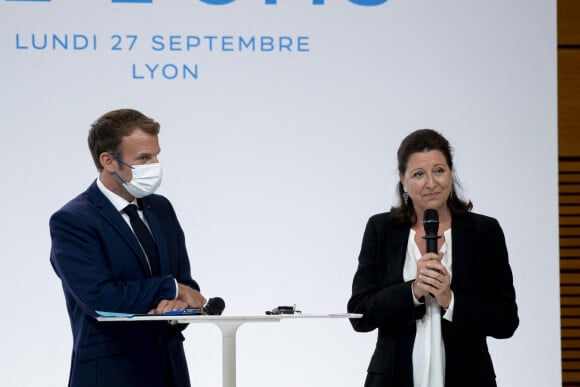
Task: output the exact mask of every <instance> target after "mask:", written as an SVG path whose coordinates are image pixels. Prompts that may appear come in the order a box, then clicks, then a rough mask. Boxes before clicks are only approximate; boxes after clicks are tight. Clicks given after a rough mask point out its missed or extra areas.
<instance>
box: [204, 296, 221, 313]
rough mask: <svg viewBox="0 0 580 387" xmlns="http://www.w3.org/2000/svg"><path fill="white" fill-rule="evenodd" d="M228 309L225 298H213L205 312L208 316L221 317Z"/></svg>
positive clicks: (206, 306)
mask: <svg viewBox="0 0 580 387" xmlns="http://www.w3.org/2000/svg"><path fill="white" fill-rule="evenodd" d="M225 308H226V303H225V301H224V300H223V298H220V297H213V298H210V299H209V300H207V304H206V305H205V310H206V312H207V314H209V315H212V316H219V315H221V314H222V312H223V311H224V309H225Z"/></svg>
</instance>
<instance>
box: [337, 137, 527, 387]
mask: <svg viewBox="0 0 580 387" xmlns="http://www.w3.org/2000/svg"><path fill="white" fill-rule="evenodd" d="M397 158H398V164H399V166H398V169H399V175H400V181H399V184H398V191H399V196H400V199H401V204H400V205H399V206H398V207H394V208H392V209H391V211H390V212H388V213H383V214H378V215H374V216H372V217H371V218H370V219H369V221H368V223H367V226H366V230H365V233H364V237H363V242H362V248H361V252H360V255H359V264H358V268H357V271H356V273H355V276H354V280H353V286H352V296H351V298H350V300H349V302H348V311H349V312H351V313H362V314H363V317H362V318H361V319H352V320H351V323H352V325H353V327H354V329H355V330H356V331H359V332H369V331H372V330H374V329H375V328H378V340H377V345H376V348H375V351H374V354H373V356H372V359H371V362H370V365H369V367H368V374H367V378H366V382H365V387H466V386H470V387H494V386H496V381H495V373H494V370H493V365H492V362H491V357H490V355H489V351H488V348H487V342H486V338H487V336H492V337H495V338H508V337H511V336H512V335H513V333H514V332H515V330H516V328H517V326H518V324H519V318H518V314H517V305H516V300H515V290H514V287H513V278H512V272H511V269H510V266H509V262H508V254H507V248H506V244H505V238H504V235H503V231H502V229H501V227H500V225H499V223H498V222H497V221H496V220H495V219H493V218H490V217H487V216H483V215H479V214H475V213H472V212H470V210H471V208H472V203H471V202H465V201H463V200H461V199H460V198H458V197H457V194H456V191H457V190H456V189H454V188H455V187H456V184H457V182H456V181H455V180H456V179H454V173H453V160H452V157H451V149H450V146H449V143H448V142H447V140H446V139H445V138H444V137H443V136H441V135H440V134H439V133H437V132H435V131H433V130H430V129H422V130H418V131H415V132H413V133H411V134H410V135H409V136H407V137H406V138H405V139H404V140H403V142H402V143H401V146H400V147H399V150H398V152H397ZM427 209H434V210H436V211H437V213H438V217H439V228H438V230H439V231H438V234H437V235H438V239H437V251H438V253H427V252H426V246H425V239H424V236H425V231H424V228H423V222H422V219H423V214H424V212H425V210H427Z"/></svg>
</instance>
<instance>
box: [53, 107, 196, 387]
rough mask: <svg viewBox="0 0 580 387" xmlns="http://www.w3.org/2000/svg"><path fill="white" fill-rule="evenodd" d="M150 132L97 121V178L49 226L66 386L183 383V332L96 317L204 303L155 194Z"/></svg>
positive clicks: (139, 117) (131, 120)
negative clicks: (63, 309)
mask: <svg viewBox="0 0 580 387" xmlns="http://www.w3.org/2000/svg"><path fill="white" fill-rule="evenodd" d="M158 133H159V124H158V123H157V122H155V121H154V120H152V119H151V118H148V117H146V116H144V115H143V114H141V113H140V112H138V111H135V110H131V109H121V110H115V111H112V112H109V113H106V114H104V115H103V116H101V117H100V118H99V119H98V120H97V121H96V122H95V123H94V124H93V125H92V127H91V129H90V131H89V139H88V142H89V148H90V151H91V154H92V157H93V160H94V162H95V165H96V167H97V170H98V172H99V176H98V179H97V180H96V181H95V182H93V183H92V184H91V185H90V187H89V188H88V189H87V190H86V191H85V192H83V193H82V194H80V195H79V196H77V197H76V198H74V199H73V200H71V201H70V202H69V203H67V204H66V205H65V206H64V207H63V208H61V209H60V210H58V211H57V212H56V213H55V214H54V215H53V216H52V217H51V219H50V233H51V238H52V248H51V255H50V260H51V263H52V265H53V268H54V270H55V272H56V273H57V275H58V276H59V277H60V279H61V281H62V286H63V289H64V294H65V299H66V305H67V310H68V313H69V318H70V322H71V328H72V333H73V352H72V359H71V370H70V377H69V386H71V387H101V386H103V387H104V386H106V387H115V386H124V387H127V386H135V387H147V386H152V387H153V386H155V387H158V386H165V387H188V386H190V381H189V374H188V370H187V363H186V358H185V353H184V350H183V340H184V338H183V335H182V334H181V331H182V330H183V329H184V328H185V325H181V324H180V325H171V324H169V323H168V322H166V321H156V322H138V323H131V322H128V323H119V322H109V323H107V322H98V321H97V320H96V319H95V317H96V316H97V311H108V312H123V313H155V314H162V313H166V312H168V311H172V310H178V309H184V308H186V307H188V306H191V307H201V306H203V305H204V304H205V301H206V300H205V298H204V297H203V296H202V295H201V293H200V292H199V286H198V284H197V283H196V282H195V281H194V280H193V279H192V277H191V271H190V264H189V258H188V256H187V251H186V247H185V238H184V234H183V230H182V229H181V226H180V225H179V222H178V220H177V217H176V214H175V212H174V210H173V207H172V206H171V204H170V202H169V201H168V200H167V199H166V198H164V197H163V196H160V195H155V194H154V193H153V192H154V191H155V189H156V188H157V187H158V186H159V184H160V183H161V175H162V173H161V166H160V164H159V160H158V155H159V152H160V147H159V142H158ZM131 204H133V205H134V206H133V207H131V206H129V205H131ZM131 209H133V210H131Z"/></svg>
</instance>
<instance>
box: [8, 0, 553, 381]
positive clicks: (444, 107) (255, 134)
mask: <svg viewBox="0 0 580 387" xmlns="http://www.w3.org/2000/svg"><path fill="white" fill-rule="evenodd" d="M278 3H279V4H278V5H265V4H264V1H263V0H246V1H242V0H238V1H234V2H233V3H232V4H229V5H223V6H212V5H208V4H204V3H203V2H201V1H198V0H179V1H161V0H154V2H153V3H152V4H112V3H110V2H109V1H105V0H101V1H97V0H91V1H83V2H79V1H74V0H53V1H52V2H15V1H4V0H3V1H0V70H1V71H0V88H1V92H0V112H1V117H2V133H1V137H0V138H1V139H2V140H1V143H2V151H1V152H0V162H1V165H2V173H3V176H2V181H3V183H2V187H1V194H0V195H1V199H2V200H1V203H2V215H1V217H0V235H1V237H0V238H1V242H2V243H1V246H2V255H1V261H2V269H1V270H0V290H1V293H2V294H3V300H2V301H3V302H2V307H1V309H2V311H3V312H2V321H1V324H2V330H1V332H2V333H1V335H2V345H1V346H0V375H2V385H6V386H27V387H28V386H47V387H49V386H63V385H65V384H66V381H67V378H68V366H69V359H70V350H71V345H72V337H71V333H70V328H69V324H68V318H67V314H66V309H65V305H64V299H63V296H62V291H61V288H60V283H59V281H58V279H57V277H56V275H55V274H54V273H53V271H52V269H51V267H50V264H49V260H48V256H49V249H50V238H49V234H48V218H49V216H50V214H52V213H53V212H54V211H56V210H57V209H58V208H59V207H60V206H62V205H63V204H64V203H65V202H66V201H68V200H69V199H71V198H72V197H73V196H75V195H76V194H77V193H79V192H81V191H83V190H84V189H85V188H86V187H87V186H88V185H89V184H90V183H91V182H92V180H93V179H94V178H95V177H96V171H95V168H94V166H93V165H92V161H91V158H90V155H89V152H88V149H87V146H86V136H87V131H88V128H89V125H90V124H91V123H92V122H93V121H94V120H95V119H96V118H97V117H98V116H100V115H101V114H102V113H104V112H106V111H108V110H112V109H116V108H120V107H133V108H136V109H139V110H141V111H143V112H144V113H145V114H147V115H150V116H152V117H153V118H155V119H157V120H158V121H159V122H160V123H161V124H162V131H161V135H160V141H161V147H162V149H163V151H162V154H161V161H162V163H163V166H164V172H165V176H164V182H163V185H162V187H161V189H160V193H162V194H164V195H166V196H167V197H169V198H170V199H171V200H172V202H173V204H174V206H175V207H176V210H177V212H178V215H179V216H180V220H181V223H182V226H183V228H184V229H185V232H186V235H187V238H188V247H189V252H190V258H191V262H192V268H193V272H194V277H195V278H196V279H197V280H198V281H199V283H200V284H201V286H202V290H203V292H204V294H205V295H206V296H221V297H223V298H224V299H225V300H226V302H227V308H226V313H227V314H232V315H233V314H242V313H249V314H261V313H263V312H264V311H265V310H267V309H271V308H272V307H274V306H276V305H280V304H294V303H295V304H296V305H297V306H298V308H299V309H301V310H303V311H304V312H310V313H318V312H344V311H345V310H346V301H347V299H348V297H349V296H350V286H351V279H352V275H353V274H354V271H355V268H356V263H357V262H356V260H357V255H358V250H359V247H360V242H361V238H362V233H363V229H364V225H365V223H366V220H367V218H368V217H369V216H370V215H372V214H374V213H377V212H382V211H386V210H388V209H389V208H390V206H391V205H392V204H394V203H395V202H394V200H395V194H394V193H395V184H396V180H397V173H396V157H395V152H396V149H397V147H398V145H399V143H400V141H401V139H402V138H403V137H404V136H405V135H406V134H407V133H409V132H410V131H412V130H414V129H417V128H424V127H429V128H435V129H437V130H439V131H441V132H442V133H443V134H444V135H445V136H447V138H448V139H449V140H450V141H451V143H452V144H453V145H454V147H455V161H456V166H457V170H458V173H459V176H460V178H461V181H462V183H463V187H464V190H465V194H466V196H467V197H468V198H471V199H472V200H473V201H474V203H475V208H474V210H475V211H476V212H480V213H485V214H487V215H490V216H494V217H496V218H498V220H499V221H500V223H501V224H502V226H503V228H504V231H505V233H506V236H507V242H508V249H509V252H510V257H511V264H512V269H513V271H514V276H515V287H516V291H517V295H518V303H519V307H520V318H521V324H520V328H519V329H518V331H517V332H516V334H515V336H514V337H513V338H512V339H510V340H503V341H497V340H494V339H490V340H489V342H490V347H491V351H492V357H493V359H494V363H495V366H496V373H497V378H498V383H499V385H500V386H503V387H508V386H530V385H534V386H558V385H561V375H560V333H559V298H558V297H559V295H558V231H557V227H558V223H557V221H558V218H557V213H558V208H557V123H556V21H555V20H556V12H555V11H556V5H555V1H546V0H512V1H509V2H505V1H499V0H490V1H485V2H474V1H463V0H441V1H430V2H424V1H413V0H407V1H401V0H390V1H388V2H386V3H385V4H383V5H380V6H374V7H363V6H358V5H355V4H353V3H352V2H349V1H347V0H334V1H330V0H328V1H327V2H326V3H327V4H326V5H317V6H314V5H312V2H311V1H310V0H279V1H278ZM17 34H18V36H19V38H20V39H21V40H20V41H19V44H20V47H23V46H26V45H28V47H29V48H28V49H24V48H18V47H17V43H16V36H17ZM32 34H36V36H37V37H41V36H42V35H43V34H48V35H49V37H50V35H52V34H57V35H58V36H61V37H62V36H64V35H65V34H69V35H71V36H72V35H73V34H83V35H87V36H90V37H92V36H95V39H97V49H95V50H92V49H91V50H89V49H87V50H72V49H69V50H63V49H56V50H52V49H48V48H47V49H43V50H35V49H32V48H31V43H30V41H31V39H32V37H31V36H32ZM115 34H121V35H136V36H138V40H137V42H136V43H135V46H134V47H133V50H131V51H127V50H125V51H113V50H111V43H112V40H111V36H112V35H115ZM155 34H160V35H164V36H169V35H232V36H238V35H242V36H245V37H250V36H261V35H272V36H278V35H290V36H298V35H300V36H307V37H308V39H309V51H308V52H302V53H300V52H248V51H246V52H223V51H220V50H218V49H215V47H214V50H213V51H209V50H207V49H205V50H201V49H200V50H193V51H189V52H186V51H173V52H169V51H164V52H155V51H153V50H151V49H150V45H149V44H148V42H147V40H149V39H150V38H151V36H152V35H155ZM126 42H127V41H124V43H126ZM155 63H159V64H175V65H178V66H181V65H182V64H187V65H189V66H194V65H195V64H197V65H198V67H197V68H198V78H197V79H174V80H168V79H160V78H157V79H153V80H151V79H133V77H132V65H135V66H136V68H137V69H140V70H139V71H141V73H140V74H142V73H143V71H142V69H144V66H145V64H155ZM375 335H376V334H375V333H369V334H358V333H355V332H353V331H352V329H351V328H350V325H349V324H348V322H347V321H343V320H336V321H335V320H332V321H310V320H309V321H286V322H282V323H279V324H257V325H246V326H243V327H242V328H241V329H240V331H239V335H238V386H240V387H244V386H248V387H250V386H251V387H255V386H296V385H300V386H345V387H352V386H360V385H362V383H363V379H364V377H365V372H366V371H365V370H366V366H367V364H368V361H369V359H370V355H371V353H372V350H373V347H374V341H375V337H376V336H375ZM186 337H187V341H186V348H187V356H188V359H189V365H190V372H191V374H192V379H193V380H194V381H195V384H194V385H195V386H198V387H206V386H207V387H214V386H218V385H220V384H221V348H220V333H219V331H218V329H217V328H215V327H213V326H210V325H204V324H199V325H195V326H191V327H189V329H187V331H186Z"/></svg>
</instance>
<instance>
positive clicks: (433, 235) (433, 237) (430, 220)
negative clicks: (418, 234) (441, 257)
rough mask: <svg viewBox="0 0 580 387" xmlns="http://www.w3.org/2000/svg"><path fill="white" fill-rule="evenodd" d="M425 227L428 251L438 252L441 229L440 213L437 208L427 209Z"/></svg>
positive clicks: (424, 219) (424, 216) (424, 220)
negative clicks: (438, 234) (438, 233)
mask: <svg viewBox="0 0 580 387" xmlns="http://www.w3.org/2000/svg"><path fill="white" fill-rule="evenodd" d="M423 228H424V229H425V236H424V237H423V239H425V243H426V247H427V252H428V253H435V254H437V239H439V236H437V232H438V231H439V214H438V213H437V210H434V209H431V208H429V209H427V210H425V214H424V215H423Z"/></svg>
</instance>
